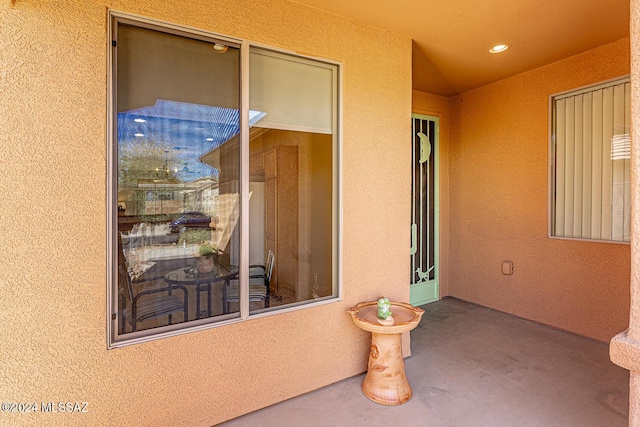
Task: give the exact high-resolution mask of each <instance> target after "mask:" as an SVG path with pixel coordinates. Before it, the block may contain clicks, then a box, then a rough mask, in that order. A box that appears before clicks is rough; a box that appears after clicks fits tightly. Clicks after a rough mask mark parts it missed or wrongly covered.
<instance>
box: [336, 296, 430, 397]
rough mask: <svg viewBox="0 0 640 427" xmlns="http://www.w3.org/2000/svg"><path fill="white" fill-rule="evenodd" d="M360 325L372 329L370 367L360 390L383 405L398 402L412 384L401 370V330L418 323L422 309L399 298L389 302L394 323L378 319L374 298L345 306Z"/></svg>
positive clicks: (409, 389)
mask: <svg viewBox="0 0 640 427" xmlns="http://www.w3.org/2000/svg"><path fill="white" fill-rule="evenodd" d="M347 311H348V312H349V314H351V317H352V318H353V321H354V323H355V324H356V326H358V327H359V328H360V329H363V330H365V331H368V332H371V351H370V352H369V368H368V370H367V376H366V377H365V379H364V381H363V382H362V392H363V393H364V395H365V396H367V397H368V398H369V399H371V400H373V401H374V402H376V403H380V404H383V405H400V404H403V403H405V402H407V401H408V400H409V399H411V394H412V392H411V386H410V385H409V381H407V376H406V375H405V372H404V359H403V358H402V335H401V334H402V333H403V332H409V331H410V330H412V329H414V328H415V327H416V326H418V323H420V319H421V318H422V315H423V314H424V310H422V309H421V308H417V307H414V306H412V305H411V304H406V303H402V302H392V303H391V311H392V312H393V318H394V320H395V323H394V324H393V325H392V326H384V325H381V324H379V323H378V320H377V319H378V305H377V301H372V302H362V303H360V304H358V305H356V306H355V307H352V308H350V309H349V310H347Z"/></svg>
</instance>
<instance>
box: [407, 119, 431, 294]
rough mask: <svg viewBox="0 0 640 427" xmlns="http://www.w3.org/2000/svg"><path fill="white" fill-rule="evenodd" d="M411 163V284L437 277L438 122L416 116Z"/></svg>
mask: <svg viewBox="0 0 640 427" xmlns="http://www.w3.org/2000/svg"><path fill="white" fill-rule="evenodd" d="M412 122H413V148H412V155H411V164H412V168H413V174H412V178H411V187H412V195H413V197H412V203H411V222H412V224H411V283H412V284H417V283H422V282H426V281H430V280H434V279H435V246H434V244H435V228H434V227H435V221H434V218H435V203H434V201H435V196H434V195H435V148H436V140H435V138H436V122H435V121H433V120H429V119H424V118H414V119H413V120H412Z"/></svg>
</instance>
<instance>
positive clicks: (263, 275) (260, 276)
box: [222, 251, 275, 314]
mask: <svg viewBox="0 0 640 427" xmlns="http://www.w3.org/2000/svg"><path fill="white" fill-rule="evenodd" d="M274 261H275V255H274V254H273V252H272V251H269V254H268V255H267V263H266V264H265V265H250V266H249V302H259V301H264V308H268V307H269V281H270V280H271V273H272V272H273V264H274ZM235 277H237V275H236V276H235ZM238 286H239V283H238V279H237V278H235V279H231V280H226V281H225V282H224V289H223V292H222V309H223V311H224V313H225V314H226V313H229V311H230V310H229V304H230V303H232V302H239V301H240V298H239V292H238Z"/></svg>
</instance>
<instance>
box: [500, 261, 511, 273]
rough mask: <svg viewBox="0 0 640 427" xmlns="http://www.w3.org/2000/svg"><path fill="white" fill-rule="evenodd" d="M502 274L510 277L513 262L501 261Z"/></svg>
mask: <svg viewBox="0 0 640 427" xmlns="http://www.w3.org/2000/svg"><path fill="white" fill-rule="evenodd" d="M502 274H505V275H507V276H510V275H512V274H513V262H511V261H502Z"/></svg>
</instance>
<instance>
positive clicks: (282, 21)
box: [0, 0, 411, 426]
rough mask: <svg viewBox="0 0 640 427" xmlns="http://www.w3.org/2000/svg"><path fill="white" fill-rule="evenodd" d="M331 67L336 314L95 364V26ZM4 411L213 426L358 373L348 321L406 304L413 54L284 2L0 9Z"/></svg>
mask: <svg viewBox="0 0 640 427" xmlns="http://www.w3.org/2000/svg"><path fill="white" fill-rule="evenodd" d="M109 7H112V8H114V9H116V10H120V11H125V12H131V13H136V14H141V15H145V16H148V17H152V18H157V19H162V20H167V21H171V22H176V23H179V24H184V25H189V26H193V27H198V28H201V29H205V30H211V31H213V32H216V33H221V34H227V35H231V36H236V37H242V38H247V39H250V40H255V41H259V42H262V43H266V44H271V45H274V46H280V47H283V48H287V49H291V50H295V51H298V52H300V53H305V54H311V55H314V56H319V57H326V58H330V59H333V60H338V61H342V62H343V63H344V91H343V107H344V112H343V118H344V126H343V153H342V154H343V157H342V159H343V165H344V167H343V171H342V172H343V183H344V192H343V201H344V202H343V211H344V223H343V228H344V251H343V297H344V300H343V301H342V302H336V303H333V304H328V305H325V306H321V307H316V308H309V309H304V310H299V311H296V312H292V313H287V314H281V315H276V316H272V317H268V318H262V319H258V320H252V321H248V322H245V323H240V324H235V325H230V326H224V327H218V328H213V329H209V330H206V331H201V332H197V333H190V334H185V335H181V336H178V337H173V338H167V339H162V340H158V341H155V342H152V343H146V344H141V345H135V346H129V347H125V348H121V349H116V350H107V349H106V323H107V317H106V287H107V284H106V279H105V277H106V263H105V259H106V256H107V254H106V242H105V241H106V238H105V236H106V220H105V217H106V215H105V211H106V203H105V199H106V195H105V180H106V154H105V153H106V134H105V128H106V109H107V103H106V98H107V97H106V82H107V64H106V58H107V35H106V29H107V9H108V8H109ZM0 67H1V68H0V93H1V94H2V96H0V143H1V145H2V147H3V149H2V150H0V164H1V165H2V173H0V186H1V188H3V191H2V195H1V196H0V205H1V206H2V214H1V216H0V235H1V236H2V242H3V244H2V245H1V246H0V260H1V262H2V264H1V265H0V295H2V297H1V298H0V325H1V326H0V370H1V372H2V375H1V377H0V396H1V397H2V399H3V400H4V401H16V402H32V401H34V402H47V401H53V402H57V401H87V402H89V403H90V405H89V413H86V414H42V413H36V414H27V415H25V414H2V418H0V423H2V424H20V425H29V424H31V425H36V424H38V425H44V424H49V425H63V424H67V425H74V424H75V425H137V426H144V425H149V426H158V425H172V426H179V425H186V426H209V425H212V424H215V423H218V422H221V421H223V420H226V419H229V418H232V417H236V416H238V415H241V414H243V413H246V412H248V411H251V410H254V409H257V408H260V407H264V406H266V405H269V404H272V403H275V402H278V401H280V400H283V399H287V398H289V397H292V396H295V395H298V394H301V393H304V392H307V391H310V390H313V389H316V388H318V387H321V386H324V385H326V384H329V383H332V382H335V381H338V380H341V379H343V378H346V377H349V376H352V375H355V374H358V373H360V372H363V371H364V370H365V369H366V358H367V354H368V342H369V341H368V340H369V337H368V335H367V334H366V333H364V332H362V331H360V330H358V329H357V328H356V327H355V326H354V325H353V323H352V321H351V319H350V317H349V316H348V315H347V314H346V309H347V308H348V307H349V306H352V305H354V304H356V303H358V302H360V301H365V300H372V299H374V298H376V297H378V296H379V295H380V294H383V293H384V294H385V295H387V296H388V297H390V298H391V299H393V300H402V301H406V300H408V298H409V289H408V283H407V278H408V277H409V257H408V256H407V253H408V247H409V227H408V224H409V221H410V217H409V215H410V187H411V185H410V170H409V168H407V167H406V165H408V164H409V163H410V147H409V145H408V144H405V141H408V138H409V137H410V135H409V132H410V131H409V127H408V117H409V116H410V114H411V40H410V39H408V38H405V37H401V36H398V35H395V34H392V33H389V32H385V31H382V30H378V29H374V28H371V27H368V26H363V25H359V24H356V23H353V22H351V21H349V20H346V19H342V18H339V17H336V16H334V15H331V14H327V13H324V12H321V11H318V10H315V9H311V8H307V7H303V6H301V5H298V4H295V3H290V2H286V1H283V0H247V1H242V2H238V1H233V0H221V1H216V2H213V1H204V0H199V1H189V2H184V1H174V0H172V1H166V0H137V1H100V0H94V1H91V0H86V1H85V0H82V1H80V0H75V1H72V0H68V1H36V0H17V1H16V2H15V4H14V5H13V6H12V5H11V2H7V1H5V2H2V3H0Z"/></svg>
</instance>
